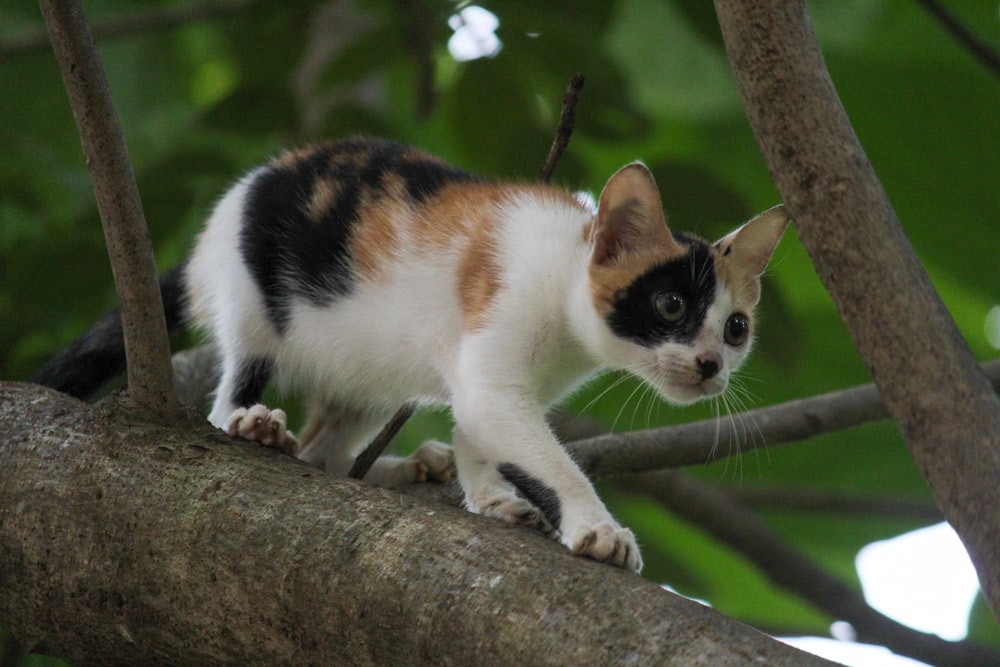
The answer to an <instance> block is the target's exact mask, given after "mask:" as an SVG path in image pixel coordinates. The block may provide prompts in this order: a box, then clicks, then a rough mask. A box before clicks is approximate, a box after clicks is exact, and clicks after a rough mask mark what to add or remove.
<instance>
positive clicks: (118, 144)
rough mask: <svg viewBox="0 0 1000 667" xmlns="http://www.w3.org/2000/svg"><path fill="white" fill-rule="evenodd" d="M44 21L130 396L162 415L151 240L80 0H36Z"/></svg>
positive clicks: (167, 385)
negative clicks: (81, 159)
mask: <svg viewBox="0 0 1000 667" xmlns="http://www.w3.org/2000/svg"><path fill="white" fill-rule="evenodd" d="M39 5H40V6H41V8H42V14H43V15H44V16H45V28H46V30H47V31H48V33H49V38H50V40H51V41H52V48H53V50H54V51H55V55H56V60H57V61H58V63H59V69H60V71H61V72H62V77H63V83H64V84H65V86H66V93H67V94H68V95H69V101H70V106H71V107H72V108H73V116H74V118H75V119H76V124H77V128H78V129H79V130H80V140H81V142H82V143H83V152H84V155H85V156H86V159H87V168H88V170H89V172H90V178H91V181H92V182H93V186H94V194H95V196H96V198H97V208H98V210H99V211H100V213H101V223H102V225H103V227H104V238H105V240H106V241H107V245H108V254H109V255H110V257H111V270H112V273H113V274H114V278H115V292H116V293H117V295H118V301H119V304H120V307H121V314H122V330H123V333H124V338H125V356H126V359H127V360H128V361H127V363H128V386H129V389H128V391H129V397H130V398H131V399H132V400H134V401H135V402H136V403H137V404H138V405H140V406H142V408H143V409H144V410H145V411H146V413H147V414H148V415H149V417H150V418H155V419H158V420H160V421H169V420H172V419H176V418H177V417H178V414H179V404H178V403H177V399H176V397H175V395H174V386H173V373H172V372H171V368H170V341H169V340H168V338H167V324H166V319H165V317H164V313H163V300H162V299H161V298H160V288H159V285H158V284H157V282H156V264H155V262H154V261H153V247H152V244H151V243H150V240H149V231H148V229H147V228H146V218H145V216H144V215H143V212H142V202H141V201H140V200H139V190H138V188H137V187H136V184H135V176H134V175H133V173H132V164H131V162H130V161H129V158H128V151H127V149H126V147H125V140H124V138H123V137H122V132H121V127H120V125H119V123H118V115H117V113H116V112H115V109H114V104H113V102H112V100H111V90H110V88H109V87H108V81H107V78H106V77H105V75H104V68H103V67H102V66H101V62H100V59H99V58H98V55H97V49H96V48H95V47H94V40H93V37H92V36H91V34H90V29H89V27H88V26H87V21H86V18H85V17H84V14H83V9H82V7H81V6H80V3H79V0H71V1H66V0H41V1H40V2H39Z"/></svg>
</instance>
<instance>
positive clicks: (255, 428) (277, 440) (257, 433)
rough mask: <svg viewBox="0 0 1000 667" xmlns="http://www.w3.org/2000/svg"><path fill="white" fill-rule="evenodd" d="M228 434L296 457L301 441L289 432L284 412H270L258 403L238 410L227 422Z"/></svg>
mask: <svg viewBox="0 0 1000 667" xmlns="http://www.w3.org/2000/svg"><path fill="white" fill-rule="evenodd" d="M225 430H226V433H228V434H229V435H230V436H232V437H234V438H236V437H239V438H243V439H244V440H251V441H253V442H259V443H260V444H262V445H264V446H265V447H273V448H274V449H277V450H278V451H280V452H283V453H285V454H288V455H289V456H295V455H296V454H297V453H298V450H299V441H298V440H297V439H296V438H295V436H294V435H292V432H291V431H289V430H288V417H287V416H286V415H285V411H284V410H268V409H267V406H266V405H261V404H260V403H258V404H257V405H254V406H252V407H249V408H237V409H236V410H234V411H233V414H231V415H230V416H229V419H227V420H226V429H225Z"/></svg>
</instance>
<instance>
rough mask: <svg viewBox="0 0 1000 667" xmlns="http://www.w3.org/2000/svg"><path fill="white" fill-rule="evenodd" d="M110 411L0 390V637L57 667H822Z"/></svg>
mask: <svg viewBox="0 0 1000 667" xmlns="http://www.w3.org/2000/svg"><path fill="white" fill-rule="evenodd" d="M128 419H129V418H128V414H127V413H120V412H118V411H117V410H116V409H115V408H114V403H113V402H112V403H111V404H107V405H104V406H103V407H93V406H89V405H87V404H85V403H82V402H79V401H76V400H74V399H70V398H68V397H66V396H65V395H62V394H59V393H57V392H53V391H50V390H46V389H43V388H40V387H37V386H32V385H18V384H0V470H3V471H4V484H2V485H0V626H3V627H5V628H7V629H8V630H9V632H10V633H11V634H12V635H13V636H14V637H15V638H16V639H17V640H19V641H20V642H21V643H22V644H25V645H27V646H30V647H32V648H35V649H37V650H39V651H42V652H46V653H49V654H52V655H58V656H60V657H62V658H64V659H67V660H69V661H70V662H72V663H73V664H75V665H78V666H79V667H84V666H86V665H126V664H143V665H168V664H169V665H177V666H184V665H204V664H386V665H388V664H392V665H406V664H416V665H419V664H456V665H457V664H490V665H505V664H509V665H542V664H550V665H566V664H623V663H626V662H631V663H634V664H648V665H652V664H656V665H678V666H679V665H685V666H686V665H691V664H711V665H718V666H726V665H734V666H735V665H740V666H742V665H746V664H749V663H757V664H768V665H777V666H781V665H817V666H819V665H829V664H831V663H828V662H826V661H824V660H821V659H819V658H815V657H812V656H808V655H805V654H802V653H800V652H798V651H796V650H794V649H792V648H790V647H787V646H784V645H781V644H779V643H777V642H775V641H773V640H771V639H769V638H767V637H765V636H764V635H761V634H759V633H757V632H755V631H753V630H751V629H749V628H747V627H746V626H744V625H742V624H739V623H736V622H734V621H731V620H728V619H726V618H725V617H723V616H721V615H720V614H718V613H717V612H715V611H713V610H711V609H708V608H705V607H702V606H701V605H698V604H696V603H693V602H690V601H688V600H685V599H683V598H680V597H677V596H675V595H672V594H670V593H667V592H665V591H663V590H662V589H661V588H660V587H659V586H657V585H655V584H653V583H651V582H648V581H645V580H643V579H641V578H639V577H636V576H634V575H631V574H628V573H626V572H624V571H622V570H617V569H614V568H610V567H608V566H605V565H601V564H598V563H594V562H592V561H587V560H584V559H580V558H575V557H573V556H570V555H569V554H568V553H566V552H565V550H564V549H563V548H562V547H560V546H559V545H558V544H556V543H554V542H553V541H550V540H547V539H546V538H544V537H543V536H541V535H540V534H538V533H535V532H533V531H529V530H527V529H521V528H513V527H505V526H503V525H502V524H500V523H497V522H495V521H491V520H488V519H484V518H482V517H478V516H475V515H472V514H469V513H468V512H463V511H461V510H456V509H454V508H450V507H447V506H444V505H439V504H430V503H427V502H425V501H421V500H418V499H414V498H409V497H407V496H403V495H400V494H399V493H396V492H393V491H389V490H385V489H380V488H376V487H372V486H368V485H365V484H362V483H358V482H355V481H352V480H346V479H336V478H334V477H331V476H329V475H326V474H325V473H322V472H320V471H317V470H314V469H312V468H309V467H307V466H305V465H303V464H301V463H299V462H296V461H294V460H293V459H290V458H288V457H284V456H281V455H278V454H276V453H274V452H272V451H270V450H267V449H264V448H261V447H257V446H254V445H248V444H246V443H242V444H241V443H237V442H235V441H231V440H228V439H226V438H224V437H222V436H221V435H220V434H218V432H217V431H215V429H212V428H210V427H204V428H203V429H201V430H200V431H199V430H198V429H197V427H195V428H188V429H186V430H185V429H171V428H166V427H156V426H151V425H149V424H146V423H136V422H134V421H133V422H132V423H128ZM165 507H169V508H170V511H168V512H165V511H164V508H165Z"/></svg>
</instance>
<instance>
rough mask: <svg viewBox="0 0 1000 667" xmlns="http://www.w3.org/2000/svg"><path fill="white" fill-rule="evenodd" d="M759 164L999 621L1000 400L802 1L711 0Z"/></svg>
mask: <svg viewBox="0 0 1000 667" xmlns="http://www.w3.org/2000/svg"><path fill="white" fill-rule="evenodd" d="M715 7H716V11H717V13H718V16H719V23H720V25H721V28H722V35H723V39H724V41H725V44H726V51H727V53H728V54H729V60H730V63H731V65H732V68H733V72H734V74H735V76H736V81H737V85H738V87H739V89H740V94H741V95H742V97H743V103H744V106H745V107H746V111H747V117H748V119H749V121H750V126H751V127H752V129H753V131H754V134H755V135H756V137H757V142H758V144H759V145H760V148H761V153H762V154H763V156H764V160H765V162H766V163H767V165H768V169H769V170H770V173H771V177H772V178H773V180H774V182H775V185H776V186H777V188H778V191H779V192H780V193H781V196H782V199H783V200H784V202H785V206H786V207H787V208H788V211H789V213H790V214H791V216H792V218H793V219H794V220H795V224H796V228H797V230H798V232H799V238H800V239H801V240H802V243H803V245H804V246H805V248H806V250H807V252H808V253H809V256H810V257H811V258H812V261H813V264H814V265H815V267H816V271H817V273H818V274H819V277H820V279H821V280H822V282H823V284H824V286H825V287H826V289H827V290H828V291H829V292H830V295H831V297H832V298H833V301H834V303H835V304H836V306H837V309H838V311H839V312H840V315H841V317H842V318H843V320H844V323H845V324H846V325H847V328H848V330H849V331H850V333H851V336H852V338H853V339H854V343H855V345H856V346H857V348H858V351H859V352H860V354H861V357H862V358H863V359H864V360H865V363H866V364H867V365H868V368H869V369H870V371H871V373H872V378H873V379H874V381H875V384H876V386H878V388H879V391H880V393H881V395H882V398H883V399H884V400H885V402H886V405H887V407H888V408H889V412H890V414H891V415H892V416H893V418H894V419H895V421H896V423H897V425H898V426H899V429H900V431H901V432H902V434H903V438H904V439H905V440H906V443H907V447H908V448H909V450H910V453H911V454H912V456H913V458H914V459H915V461H916V462H917V465H918V467H919V468H920V469H921V471H922V472H923V474H924V476H925V478H926V479H927V482H928V485H929V486H930V489H931V491H932V493H933V494H934V497H935V498H936V499H937V501H938V504H939V505H940V506H941V509H942V511H943V512H944V514H945V516H946V517H947V518H948V520H949V522H950V523H951V524H952V526H954V528H955V530H956V531H957V532H958V534H959V536H960V537H961V538H962V541H963V542H964V544H965V546H966V548H967V550H968V551H969V554H970V556H971V557H972V561H973V563H974V564H975V566H976V570H977V572H978V574H979V580H980V582H981V584H982V587H983V591H984V593H985V595H986V598H987V600H988V601H989V603H990V606H991V607H992V609H993V613H994V615H995V616H997V617H1000V521H997V515H996V513H997V507H1000V400H998V399H997V396H996V394H995V393H994V392H993V390H992V388H991V387H990V385H989V383H988V382H987V381H986V378H985V377H983V374H982V373H981V372H979V369H978V368H977V367H976V364H975V360H974V358H973V356H972V353H971V351H970V350H969V348H968V346H967V345H966V344H965V341H964V340H963V339H962V337H961V334H960V333H959V331H958V329H957V327H956V326H955V323H954V322H953V321H952V319H951V317H950V316H949V314H948V311H947V309H946V308H945V307H944V305H943V304H942V303H941V300H940V298H939V297H938V295H937V293H936V292H935V290H934V287H933V285H931V283H930V280H929V279H928V277H927V274H926V273H925V272H924V270H923V267H921V265H920V262H919V260H918V259H917V257H916V254H915V253H914V252H913V248H912V247H910V244H909V243H908V241H907V239H906V235H905V234H904V233H903V229H902V227H901V226H900V224H899V220H898V218H897V217H896V214H895V212H894V211H893V210H892V206H891V205H890V204H889V201H888V198H887V196H886V194H885V191H884V190H883V189H882V186H881V184H880V183H879V181H878V178H877V177H876V175H875V172H874V170H873V169H872V166H871V164H870V163H869V161H868V159H867V157H866V156H865V153H864V150H863V148H862V147H861V144H860V142H859V141H858V139H857V137H856V136H855V134H854V131H853V129H852V128H851V125H850V122H849V121H848V119H847V114H846V113H845V111H844V108H843V106H842V105H841V103H840V99H839V98H838V97H837V93H836V91H835V89H834V87H833V83H832V82H831V80H830V77H829V74H828V72H827V70H826V66H825V63H824V62H823V57H822V55H821V53H820V50H819V46H818V44H817V42H816V37H815V35H814V33H813V31H812V27H811V25H810V23H809V19H808V16H807V15H806V11H805V3H803V2H802V1H801V0H716V2H715Z"/></svg>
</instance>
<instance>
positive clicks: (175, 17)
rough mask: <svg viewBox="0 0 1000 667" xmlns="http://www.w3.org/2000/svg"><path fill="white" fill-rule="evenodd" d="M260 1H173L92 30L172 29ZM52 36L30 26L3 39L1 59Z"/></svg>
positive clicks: (38, 47)
mask: <svg viewBox="0 0 1000 667" xmlns="http://www.w3.org/2000/svg"><path fill="white" fill-rule="evenodd" d="M255 4H259V1H258V0H208V1H206V2H193V3H189V4H186V5H169V6H166V7H156V8H151V9H144V10H137V11H133V12H128V13H126V14H122V15H120V16H113V17H111V18H107V19H103V20H98V21H94V23H93V25H92V26H91V33H92V34H93V36H94V39H96V40H103V39H109V38H114V37H126V36H129V35H136V34H139V33H144V32H156V31H161V30H170V29H172V28H175V27H177V26H180V25H184V24H186V23H193V22H195V21H202V20H206V19H215V18H220V17H223V16H227V15H229V14H235V13H236V12H240V11H243V10H245V9H248V8H250V7H252V6H253V5H255ZM48 46H49V38H48V35H47V34H46V32H45V30H44V29H39V30H26V31H25V32H23V33H22V34H19V35H13V36H11V37H7V38H6V39H4V40H3V41H2V42H0V61H3V60H5V59H8V58H13V57H15V56H20V55H25V54H29V53H36V52H39V51H42V50H45V49H47V48H48Z"/></svg>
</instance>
